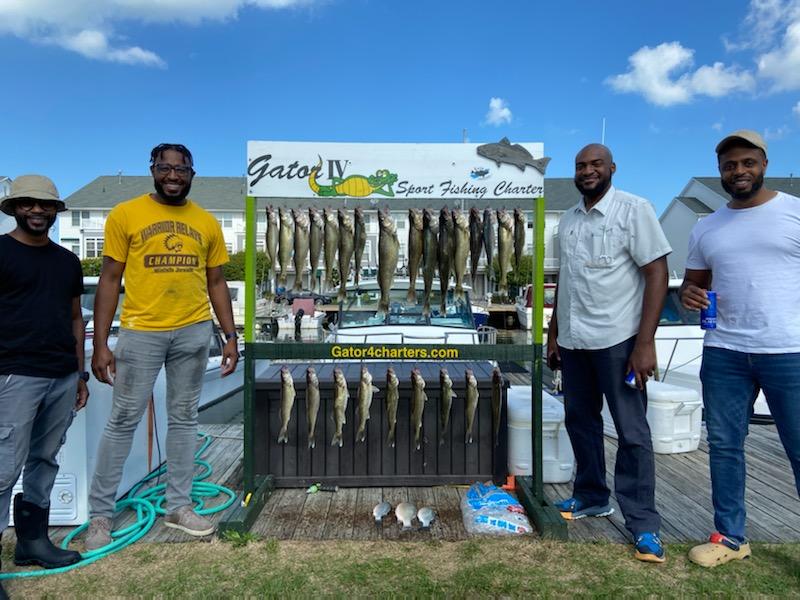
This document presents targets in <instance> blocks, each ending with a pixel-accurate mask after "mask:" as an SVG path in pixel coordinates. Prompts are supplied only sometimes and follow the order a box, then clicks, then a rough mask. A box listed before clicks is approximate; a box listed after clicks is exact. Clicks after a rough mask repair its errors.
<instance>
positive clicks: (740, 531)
mask: <svg viewBox="0 0 800 600" xmlns="http://www.w3.org/2000/svg"><path fill="white" fill-rule="evenodd" d="M700 381H701V382H702V383H703V404H704V405H705V416H706V428H707V430H708V445H709V454H710V464H711V497H712V500H713V503H714V526H715V527H716V528H717V531H719V532H720V533H721V534H723V535H727V536H729V537H732V538H736V539H738V540H740V541H741V540H744V539H745V517H746V514H745V505H744V486H745V473H746V471H745V460H744V440H745V438H746V437H747V433H748V426H749V423H750V417H751V416H752V414H753V402H755V399H756V396H758V391H759V389H761V390H763V391H764V396H765V397H766V399H767V404H768V405H769V410H770V412H771V413H772V417H773V418H774V419H775V425H776V426H777V428H778V434H779V435H780V438H781V441H782V442H783V447H784V449H785V450H786V454H787V455H788V457H789V461H790V462H791V465H792V470H793V471H794V480H795V485H796V486H797V493H798V494H800V353H794V354H749V353H746V352H735V351H733V350H725V349H723V348H711V347H706V348H704V349H703V364H702V367H701V368H700Z"/></svg>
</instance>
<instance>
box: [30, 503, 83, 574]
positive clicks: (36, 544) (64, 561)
mask: <svg viewBox="0 0 800 600" xmlns="http://www.w3.org/2000/svg"><path fill="white" fill-rule="evenodd" d="M49 519H50V509H49V508H42V507H41V506H37V505H35V504H31V503H30V502H26V501H25V500H23V499H22V494H17V495H16V496H14V529H15V530H16V532H17V548H16V550H15V551H14V564H16V565H19V566H21V567H22V566H27V565H39V566H40V567H44V568H45V569H57V568H58V567H66V566H68V565H72V564H75V563H76V562H78V561H79V560H80V559H81V555H80V553H78V552H75V551H74V550H62V549H61V548H58V547H57V546H54V545H53V542H51V541H50V538H49V537H48V536H47V525H48V521H49Z"/></svg>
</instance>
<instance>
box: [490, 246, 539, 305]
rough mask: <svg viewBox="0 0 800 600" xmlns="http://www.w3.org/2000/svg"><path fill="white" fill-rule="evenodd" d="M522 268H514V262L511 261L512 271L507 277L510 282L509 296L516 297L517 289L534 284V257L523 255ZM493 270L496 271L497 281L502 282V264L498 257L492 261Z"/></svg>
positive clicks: (521, 259)
mask: <svg viewBox="0 0 800 600" xmlns="http://www.w3.org/2000/svg"><path fill="white" fill-rule="evenodd" d="M519 262H520V268H519V269H515V268H514V260H513V257H512V260H511V267H512V268H511V271H509V272H508V275H506V280H507V281H508V288H509V295H515V294H516V289H518V288H520V287H522V286H524V285H528V284H529V283H533V256H532V255H531V254H523V255H522V257H521V258H520V261H519ZM492 268H493V269H494V276H495V281H500V263H499V262H498V261H497V257H495V258H494V260H493V261H492Z"/></svg>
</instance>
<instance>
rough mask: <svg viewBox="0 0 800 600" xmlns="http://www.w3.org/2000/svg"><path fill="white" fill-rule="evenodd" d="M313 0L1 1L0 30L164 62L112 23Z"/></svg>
mask: <svg viewBox="0 0 800 600" xmlns="http://www.w3.org/2000/svg"><path fill="white" fill-rule="evenodd" d="M315 1H318V0H0V35H3V34H7V35H8V34H10V35H14V36H17V37H19V38H22V39H25V40H28V41H30V42H34V43H42V44H54V45H57V46H60V47H62V48H65V49H67V50H70V51H72V52H77V53H78V54H81V55H82V56H85V57H87V58H91V59H96V60H105V61H110V62H117V63H123V64H140V65H145V66H153V67H164V66H166V64H165V63H164V61H163V59H161V57H159V56H158V55H157V54H156V53H155V52H152V51H151V50H147V49H144V48H140V47H139V46H127V45H124V44H122V43H120V42H119V39H120V38H122V37H123V36H121V35H119V34H118V33H117V31H118V29H117V24H118V23H122V22H125V21H141V22H145V23H184V24H188V25H196V24H198V23H201V22H203V21H225V20H230V19H235V18H236V17H237V15H238V13H239V10H240V9H241V8H243V7H244V6H248V5H249V6H254V7H257V8H262V9H286V8H291V7H295V6H301V5H308V4H311V3H313V2H315Z"/></svg>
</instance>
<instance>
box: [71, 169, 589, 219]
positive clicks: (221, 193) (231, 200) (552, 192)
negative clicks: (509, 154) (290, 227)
mask: <svg viewBox="0 0 800 600" xmlns="http://www.w3.org/2000/svg"><path fill="white" fill-rule="evenodd" d="M544 189H545V202H546V206H547V210H548V211H557V212H561V211H564V210H566V209H568V208H570V207H571V206H574V205H575V204H577V203H578V201H579V200H580V194H579V193H578V191H577V190H576V189H575V184H574V183H573V181H572V178H566V177H564V178H545V183H544ZM151 191H153V178H152V177H150V176H149V175H148V176H136V175H104V176H100V177H98V178H97V179H95V180H94V181H92V182H90V183H88V184H87V185H85V186H83V187H82V188H81V189H79V190H78V191H76V192H75V193H73V194H71V195H70V196H68V197H67V198H66V199H65V201H66V204H67V208H71V209H75V208H78V209H90V208H94V209H108V208H112V207H113V206H116V205H117V204H119V203H120V202H123V201H125V200H129V199H130V198H134V197H136V196H140V195H142V194H147V193H149V192H151ZM246 191H247V182H246V180H245V178H244V177H200V176H198V177H195V178H194V180H193V182H192V191H191V193H190V194H189V197H190V198H191V199H192V200H194V201H195V202H197V203H198V204H199V205H200V206H202V207H203V208H205V209H207V210H215V211H224V210H230V211H239V210H243V209H244V198H245V194H246ZM375 200H376V199H375V198H348V199H347V205H348V206H349V207H356V206H363V207H366V208H384V207H391V209H393V210H405V209H408V208H411V207H419V206H420V205H421V203H423V204H424V205H427V204H429V203H430V202H429V201H428V200H425V201H422V200H415V199H409V198H391V199H388V198H387V199H384V198H380V199H377V203H376V204H373V202H375ZM465 200H466V201H467V202H470V200H471V198H466V199H465ZM448 202H449V203H450V204H455V202H453V199H448ZM302 203H303V204H310V203H311V201H310V200H304V201H302ZM314 203H315V204H323V205H324V204H325V203H326V202H325V199H322V198H320V199H318V200H315V201H314ZM484 203H485V202H484V201H481V202H478V203H477V205H479V206H483V205H484ZM493 203H494V204H497V203H502V204H503V205H504V206H506V207H507V208H514V207H517V206H519V207H526V208H527V206H529V204H528V202H527V200H508V201H507V202H503V201H501V200H495V201H493ZM271 204H273V205H274V206H276V207H282V206H289V207H293V206H297V205H298V200H297V199H295V198H275V199H272V200H271ZM331 204H333V202H332V203H331Z"/></svg>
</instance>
